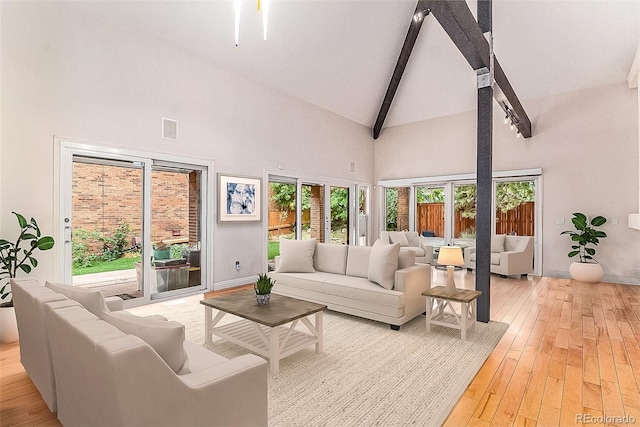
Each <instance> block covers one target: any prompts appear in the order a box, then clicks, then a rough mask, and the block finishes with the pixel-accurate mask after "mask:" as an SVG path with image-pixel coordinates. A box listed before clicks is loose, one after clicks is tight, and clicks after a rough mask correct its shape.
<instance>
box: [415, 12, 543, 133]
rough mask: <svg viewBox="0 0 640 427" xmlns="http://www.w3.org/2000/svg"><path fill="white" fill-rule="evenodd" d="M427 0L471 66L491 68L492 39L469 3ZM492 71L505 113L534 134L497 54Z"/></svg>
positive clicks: (497, 99) (497, 94)
mask: <svg viewBox="0 0 640 427" xmlns="http://www.w3.org/2000/svg"><path fill="white" fill-rule="evenodd" d="M426 3H427V4H426V6H427V7H428V8H429V9H430V10H431V13H432V14H433V16H435V18H436V19H437V20H438V22H439V23H440V25H442V28H443V29H444V30H445V32H446V33H447V34H448V35H449V37H450V38H451V40H452V41H453V43H454V44H455V45H456V46H457V47H458V49H459V50H460V52H461V53H462V55H463V56H464V57H465V59H466V60H467V62H468V63H469V65H470V66H471V68H473V69H474V70H479V69H481V68H487V69H489V67H490V57H491V53H490V48H489V42H488V41H487V39H486V38H485V37H484V34H483V33H482V30H481V29H480V26H479V25H478V23H477V22H476V20H475V18H474V17H473V14H472V13H471V10H469V7H468V6H467V3H466V2H465V1H464V0H427V1H426ZM493 74H494V80H495V83H496V85H497V86H498V87H497V89H499V90H494V98H495V99H496V101H497V102H498V104H499V105H500V107H501V108H502V109H503V110H504V111H505V113H506V114H507V115H508V116H509V117H510V118H513V119H514V120H513V121H514V125H515V126H516V128H517V129H518V131H520V133H521V134H522V136H523V137H525V138H529V137H531V134H532V133H531V120H529V117H528V116H527V113H526V111H525V110H524V107H523V106H522V104H521V103H520V100H519V99H518V97H517V95H516V93H515V91H514V90H513V87H512V86H511V83H509V80H508V79H507V76H506V74H505V73H504V70H503V69H502V67H501V66H500V63H499V62H498V60H497V58H495V57H494V70H493Z"/></svg>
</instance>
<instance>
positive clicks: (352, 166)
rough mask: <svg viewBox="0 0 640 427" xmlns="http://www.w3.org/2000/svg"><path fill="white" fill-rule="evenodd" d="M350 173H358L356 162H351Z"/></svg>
mask: <svg viewBox="0 0 640 427" xmlns="http://www.w3.org/2000/svg"><path fill="white" fill-rule="evenodd" d="M349 173H356V162H349Z"/></svg>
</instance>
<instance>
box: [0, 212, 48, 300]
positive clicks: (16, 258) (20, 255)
mask: <svg viewBox="0 0 640 427" xmlns="http://www.w3.org/2000/svg"><path fill="white" fill-rule="evenodd" d="M12 213H13V214H14V215H15V216H16V218H17V220H18V224H19V226H20V235H19V236H18V239H17V240H16V241H15V243H14V242H10V241H8V240H5V239H0V280H2V279H7V278H9V279H12V278H14V277H16V274H18V272H20V271H22V272H24V273H26V274H29V273H31V270H32V269H34V268H36V267H37V266H38V260H37V259H36V258H35V257H34V256H33V253H34V252H35V251H36V250H41V251H48V250H49V249H51V248H53V245H54V243H55V242H54V240H53V237H51V236H43V235H42V232H41V231H40V227H38V223H37V222H36V220H35V219H33V218H31V219H30V220H29V221H27V220H26V218H25V217H24V216H22V215H20V214H19V213H16V212H12ZM23 245H24V246H25V247H24V248H23ZM10 294H11V290H10V287H9V283H8V282H7V283H5V284H4V286H2V288H0V298H1V299H2V300H3V301H4V300H5V299H7V298H8V297H9V295H10ZM2 306H7V307H11V306H13V300H10V301H7V302H4V303H2Z"/></svg>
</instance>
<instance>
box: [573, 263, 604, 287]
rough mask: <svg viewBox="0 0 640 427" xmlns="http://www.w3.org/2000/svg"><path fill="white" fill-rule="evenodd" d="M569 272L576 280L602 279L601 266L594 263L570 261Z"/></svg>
mask: <svg viewBox="0 0 640 427" xmlns="http://www.w3.org/2000/svg"><path fill="white" fill-rule="evenodd" d="M569 274H570V275H571V277H572V278H573V280H577V281H578V282H586V283H596V282H599V281H600V280H601V279H602V274H603V270H602V266H601V265H600V264H596V263H593V264H591V263H585V262H572V263H571V265H570V266H569Z"/></svg>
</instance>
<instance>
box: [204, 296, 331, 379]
mask: <svg viewBox="0 0 640 427" xmlns="http://www.w3.org/2000/svg"><path fill="white" fill-rule="evenodd" d="M200 304H202V305H204V306H205V307H204V324H205V331H204V339H205V342H206V343H207V344H211V343H212V342H213V336H214V335H216V336H218V337H220V338H223V339H225V340H227V341H230V342H232V343H235V344H238V345H239V346H241V347H243V348H246V349H247V350H250V351H252V352H254V353H256V354H259V355H261V356H263V357H266V358H268V359H269V370H270V371H271V373H272V374H277V373H278V372H279V371H280V364H279V362H280V359H283V358H285V357H287V356H289V355H291V354H293V353H295V352H297V351H300V350H302V349H303V348H306V347H308V346H310V345H312V344H315V347H316V352H318V353H319V352H321V351H322V350H323V348H322V311H323V310H325V309H326V308H327V306H326V305H321V304H316V303H313V302H308V301H303V300H299V299H295V298H290V297H285V296H283V295H276V294H271V301H270V302H269V304H266V305H259V304H258V303H257V302H256V297H255V294H254V292H253V291H245V292H237V293H233V294H229V295H224V296H221V297H214V298H208V299H205V300H202V301H200ZM214 308H215V309H216V310H218V313H217V314H216V316H215V317H213V309H214ZM226 314H233V315H235V316H238V317H241V318H242V319H241V320H238V321H236V322H233V323H229V324H226V325H222V326H217V325H218V323H219V322H220V320H221V319H222V318H223V317H224V316H225V315H226ZM311 315H315V324H313V323H311V321H310V320H309V317H310V316H311ZM299 320H300V321H302V323H303V324H304V325H305V326H306V327H307V329H308V330H309V332H310V333H305V332H302V331H300V330H297V329H295V327H296V325H297V324H298V321H299ZM288 323H291V325H289V327H286V326H283V325H286V324H288Z"/></svg>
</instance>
